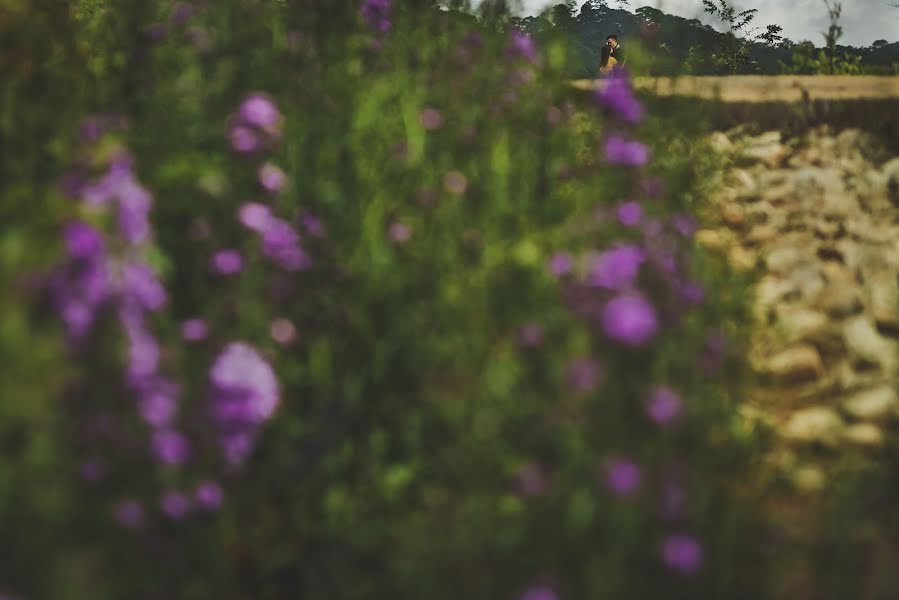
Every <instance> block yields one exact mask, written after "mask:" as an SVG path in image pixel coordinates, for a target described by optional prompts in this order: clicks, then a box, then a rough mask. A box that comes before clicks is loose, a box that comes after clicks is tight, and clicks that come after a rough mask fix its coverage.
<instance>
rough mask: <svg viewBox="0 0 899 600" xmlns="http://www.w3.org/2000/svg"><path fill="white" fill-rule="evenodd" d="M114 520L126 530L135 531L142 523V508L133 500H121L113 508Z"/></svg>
mask: <svg viewBox="0 0 899 600" xmlns="http://www.w3.org/2000/svg"><path fill="white" fill-rule="evenodd" d="M115 519H116V521H118V523H119V525H121V526H122V527H125V528H127V529H137V528H138V527H140V526H141V525H143V523H144V507H143V505H141V504H140V503H139V502H137V501H135V500H123V501H122V502H119V503H118V504H117V505H116V507H115Z"/></svg>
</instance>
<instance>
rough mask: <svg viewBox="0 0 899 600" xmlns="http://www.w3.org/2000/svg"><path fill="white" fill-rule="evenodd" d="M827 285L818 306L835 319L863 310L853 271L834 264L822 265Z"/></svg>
mask: <svg viewBox="0 0 899 600" xmlns="http://www.w3.org/2000/svg"><path fill="white" fill-rule="evenodd" d="M822 270H823V272H824V277H825V279H826V280H827V283H826V284H825V286H824V289H823V290H822V291H821V293H820V295H819V296H818V303H817V306H818V308H820V309H821V310H823V311H824V312H826V313H828V314H829V315H832V316H834V317H845V316H849V315H853V314H855V313H857V312H859V311H860V310H861V308H862V303H861V295H860V293H859V288H858V284H857V283H856V281H855V276H854V275H853V273H852V271H851V270H849V269H847V268H846V267H844V266H843V265H840V264H838V263H834V262H826V263H824V265H822Z"/></svg>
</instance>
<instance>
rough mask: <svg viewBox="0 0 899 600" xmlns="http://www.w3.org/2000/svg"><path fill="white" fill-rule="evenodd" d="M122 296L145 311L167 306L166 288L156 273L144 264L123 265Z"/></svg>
mask: <svg viewBox="0 0 899 600" xmlns="http://www.w3.org/2000/svg"><path fill="white" fill-rule="evenodd" d="M121 269H122V286H123V287H122V295H123V298H124V300H125V301H126V302H134V303H135V304H136V305H138V306H140V307H141V308H143V309H146V310H150V311H154V310H158V309H159V308H161V307H162V305H163V304H165V301H166V292H165V287H164V286H163V285H162V283H161V282H160V281H159V279H157V277H156V273H154V272H153V269H152V268H150V266H149V265H147V264H146V263H143V262H127V263H125V264H123V265H122V267H121Z"/></svg>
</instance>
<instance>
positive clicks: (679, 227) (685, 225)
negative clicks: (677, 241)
mask: <svg viewBox="0 0 899 600" xmlns="http://www.w3.org/2000/svg"><path fill="white" fill-rule="evenodd" d="M672 224H673V225H674V230H675V231H676V232H678V233H679V234H680V235H682V236H684V237H685V238H689V237H693V234H694V233H696V229H697V225H696V219H695V218H694V217H693V216H692V215H686V214H680V215H675V217H674V218H673V219H672Z"/></svg>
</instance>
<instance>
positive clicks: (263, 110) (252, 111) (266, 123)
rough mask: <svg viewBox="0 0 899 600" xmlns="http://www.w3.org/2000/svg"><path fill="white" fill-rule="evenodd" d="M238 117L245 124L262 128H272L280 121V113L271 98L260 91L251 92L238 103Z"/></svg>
mask: <svg viewBox="0 0 899 600" xmlns="http://www.w3.org/2000/svg"><path fill="white" fill-rule="evenodd" d="M239 112H240V118H241V120H243V122H244V123H246V124H247V125H253V126H256V127H259V128H260V129H263V130H267V131H268V130H274V129H276V128H277V126H278V125H279V124H280V122H281V113H279V112H278V108H277V107H276V106H275V103H274V102H273V101H272V100H271V98H270V97H269V96H268V95H266V94H262V93H259V92H257V93H253V94H250V95H249V96H247V97H246V98H244V101H243V102H242V103H241V104H240V110H239Z"/></svg>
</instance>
